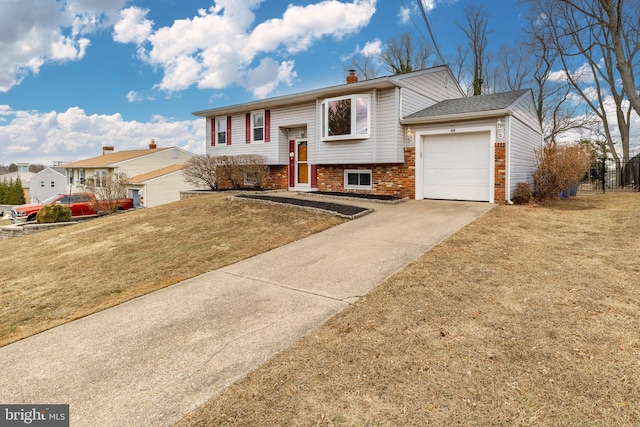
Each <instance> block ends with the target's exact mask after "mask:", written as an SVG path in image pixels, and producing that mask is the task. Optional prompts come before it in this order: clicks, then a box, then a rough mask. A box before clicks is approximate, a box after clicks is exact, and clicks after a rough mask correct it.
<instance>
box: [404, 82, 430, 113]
mask: <svg viewBox="0 0 640 427" xmlns="http://www.w3.org/2000/svg"><path fill="white" fill-rule="evenodd" d="M401 91H402V117H403V118H404V117H406V116H408V115H409V114H413V113H416V112H418V111H420V110H424V109H425V108H427V107H431V106H432V105H433V104H435V101H434V100H433V99H431V98H429V97H427V96H424V95H422V94H420V93H418V92H415V91H413V90H411V89H405V88H402V89H401Z"/></svg>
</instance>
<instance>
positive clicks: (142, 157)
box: [61, 141, 194, 206]
mask: <svg viewBox="0 0 640 427" xmlns="http://www.w3.org/2000/svg"><path fill="white" fill-rule="evenodd" d="M193 156H194V154H192V153H189V152H188V151H185V150H183V149H181V148H178V147H168V148H157V146H156V144H155V143H154V142H153V141H151V144H149V148H148V149H142V150H127V151H115V150H114V148H113V147H103V154H102V155H101V156H96V157H92V158H90V159H85V160H79V161H77V162H72V163H66V164H63V165H61V167H63V168H64V169H65V170H66V180H67V188H68V189H70V190H71V192H79V191H84V190H86V188H87V182H88V181H89V180H94V181H95V183H96V185H98V186H100V182H101V180H103V179H104V178H105V177H106V176H107V175H108V174H109V173H125V174H127V175H128V176H129V177H130V178H131V177H139V176H141V175H145V174H150V173H155V172H156V171H158V170H162V169H164V168H167V167H176V168H177V167H178V166H180V167H182V165H184V164H185V162H186V161H187V160H189V159H190V158H192V157H193ZM167 179H169V180H171V183H170V184H169V183H168V182H165V184H166V188H165V191H166V193H167V194H166V195H165V197H166V198H167V199H169V200H178V198H179V194H180V191H181V190H182V191H184V190H190V189H192V188H193V187H192V186H191V185H184V186H182V184H183V179H182V176H181V175H179V174H171V175H170V176H169V177H168V178H167ZM139 191H140V188H139V186H132V187H128V189H127V197H131V198H134V199H135V198H137V197H138V196H139ZM136 193H138V196H136ZM134 196H135V197H134ZM176 197H177V198H176ZM156 200H160V198H156ZM140 204H141V205H142V206H146V201H145V200H142V201H141V203H140Z"/></svg>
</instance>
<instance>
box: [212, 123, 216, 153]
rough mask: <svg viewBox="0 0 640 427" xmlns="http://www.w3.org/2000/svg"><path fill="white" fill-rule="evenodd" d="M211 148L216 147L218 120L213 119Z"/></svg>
mask: <svg viewBox="0 0 640 427" xmlns="http://www.w3.org/2000/svg"><path fill="white" fill-rule="evenodd" d="M211 146H212V147H215V146H216V118H215V117H214V118H212V119H211Z"/></svg>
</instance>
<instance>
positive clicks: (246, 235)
mask: <svg viewBox="0 0 640 427" xmlns="http://www.w3.org/2000/svg"><path fill="white" fill-rule="evenodd" d="M226 196H227V195H226V194H217V195H212V196H200V197H193V198H190V199H186V200H183V201H180V202H176V203H171V204H168V205H163V206H158V207H155V208H149V209H141V210H137V211H133V212H126V213H122V214H117V215H113V216H109V217H103V218H97V219H95V220H91V221H86V222H82V223H80V224H77V225H73V226H70V227H65V228H62V229H54V230H49V231H45V232H42V233H38V234H33V235H30V236H24V237H19V238H15V239H11V240H3V241H0V308H1V310H0V346H2V345H6V344H8V343H11V342H13V341H16V340H18V339H21V338H24V337H27V336H29V335H32V334H35V333H37V332H41V331H43V330H46V329H49V328H51V327H53V326H56V325H59V324H61V323H64V322H68V321H71V320H74V319H77V318H80V317H83V316H87V315H89V314H91V313H95V312H96V311H99V310H103V309H105V308H108V307H112V306H114V305H117V304H120V303H122V302H124V301H127V300H130V299H132V298H135V297H137V296H140V295H143V294H146V293H149V292H153V291H154V290H157V289H160V288H163V287H165V286H169V285H172V284H175V283H177V282H179V281H181V280H184V279H187V278H190V277H193V276H197V275H200V274H202V273H205V272H207V271H211V270H215V269H217V268H220V267H223V266H225V265H229V264H232V263H234V262H237V261H240V260H242V259H245V258H248V257H251V256H253V255H256V254H259V253H262V252H265V251H268V250H270V249H273V248H275V247H278V246H281V245H284V244H286V243H289V242H292V241H295V240H297V239H300V238H302V237H305V236H308V235H310V234H313V233H316V232H318V231H321V230H324V229H326V228H328V227H331V226H333V225H336V224H338V223H340V222H343V221H344V220H343V219H340V218H337V217H335V216H333V215H330V214H323V213H317V212H309V211H306V210H301V209H296V208H292V207H287V206H266V205H262V204H257V203H252V202H242V201H230V200H227V197H226Z"/></svg>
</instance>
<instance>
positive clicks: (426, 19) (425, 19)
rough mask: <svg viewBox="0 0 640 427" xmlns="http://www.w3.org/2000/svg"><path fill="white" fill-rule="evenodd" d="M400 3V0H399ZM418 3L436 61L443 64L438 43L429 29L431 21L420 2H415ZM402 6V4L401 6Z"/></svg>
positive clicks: (419, 0) (418, 0) (420, 0)
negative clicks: (434, 51) (436, 56)
mask: <svg viewBox="0 0 640 427" xmlns="http://www.w3.org/2000/svg"><path fill="white" fill-rule="evenodd" d="M400 1H402V0H400ZM416 1H417V2H418V6H419V7H420V12H422V19H424V24H425V25H426V27H427V30H428V31H429V36H430V37H431V42H432V43H433V46H434V47H435V49H436V53H437V54H438V59H439V60H440V63H441V64H444V59H443V58H442V54H441V53H440V47H439V46H438V41H437V40H436V37H435V34H434V33H433V29H432V28H431V27H432V26H431V21H430V20H429V15H428V14H427V10H426V8H425V7H424V4H423V3H422V0H416ZM403 6H404V4H403Z"/></svg>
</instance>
